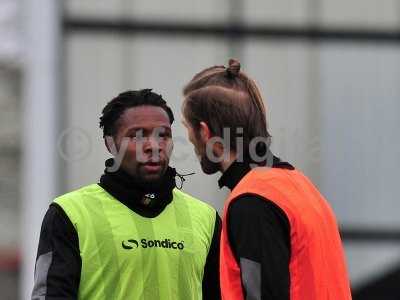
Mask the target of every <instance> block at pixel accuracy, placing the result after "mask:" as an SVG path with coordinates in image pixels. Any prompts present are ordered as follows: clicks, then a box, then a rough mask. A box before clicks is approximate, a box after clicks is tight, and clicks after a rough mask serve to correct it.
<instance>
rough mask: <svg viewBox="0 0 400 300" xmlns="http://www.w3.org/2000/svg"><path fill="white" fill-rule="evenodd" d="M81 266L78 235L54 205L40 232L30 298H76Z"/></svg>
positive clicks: (50, 208) (56, 299) (59, 208)
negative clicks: (33, 282) (33, 283)
mask: <svg viewBox="0 0 400 300" xmlns="http://www.w3.org/2000/svg"><path fill="white" fill-rule="evenodd" d="M81 265H82V261H81V257H80V252H79V239H78V234H77V232H76V230H75V228H74V226H73V225H72V223H71V221H70V220H69V218H68V217H67V215H66V214H65V212H64V211H63V210H62V208H61V207H60V206H58V205H57V204H54V203H53V204H51V205H50V207H49V209H48V211H47V213H46V215H45V217H44V219H43V223H42V228H41V232H40V239H39V247H38V252H37V259H36V269H35V286H34V290H33V294H32V299H33V300H35V299H43V300H67V299H68V300H72V299H77V298H78V289H79V282H80V276H81ZM43 296H44V297H43ZM35 297H36V298H35ZM38 297H39V298H38ZM40 297H42V298H40Z"/></svg>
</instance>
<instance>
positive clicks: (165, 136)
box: [160, 132, 171, 138]
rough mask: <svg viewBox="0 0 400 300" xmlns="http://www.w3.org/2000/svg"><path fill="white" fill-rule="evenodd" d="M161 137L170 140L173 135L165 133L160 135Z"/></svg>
mask: <svg viewBox="0 0 400 300" xmlns="http://www.w3.org/2000/svg"><path fill="white" fill-rule="evenodd" d="M160 137H162V138H170V137H171V134H170V133H168V132H164V133H161V134H160Z"/></svg>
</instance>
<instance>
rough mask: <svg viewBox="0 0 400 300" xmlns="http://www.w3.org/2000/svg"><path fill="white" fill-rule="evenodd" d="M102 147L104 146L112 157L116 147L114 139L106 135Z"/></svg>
mask: <svg viewBox="0 0 400 300" xmlns="http://www.w3.org/2000/svg"><path fill="white" fill-rule="evenodd" d="M104 145H105V146H106V148H107V150H108V152H110V154H112V155H114V152H115V150H116V145H115V142H114V138H113V137H112V136H109V135H106V136H105V137H104Z"/></svg>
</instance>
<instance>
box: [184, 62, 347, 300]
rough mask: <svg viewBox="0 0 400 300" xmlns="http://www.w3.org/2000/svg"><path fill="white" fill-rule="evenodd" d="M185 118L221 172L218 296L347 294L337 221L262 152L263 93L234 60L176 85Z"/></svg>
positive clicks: (304, 298) (310, 190)
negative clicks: (181, 86)
mask: <svg viewBox="0 0 400 300" xmlns="http://www.w3.org/2000/svg"><path fill="white" fill-rule="evenodd" d="M183 95H184V101H183V104H182V114H183V124H184V125H185V127H186V128H187V132H188V138H189V140H190V141H191V143H192V144H193V145H194V148H195V152H196V154H197V156H198V157H199V160H200V164H201V167H202V170H203V171H204V172H205V173H206V174H213V173H216V172H221V173H222V176H221V178H220V179H219V181H218V184H219V186H220V187H224V186H226V187H228V188H229V189H230V190H231V193H230V195H229V196H228V199H227V200H226V201H225V205H224V215H223V221H222V234H221V244H220V284H221V293H222V299H224V300H244V299H251V300H260V299H264V300H277V299H279V300H289V299H291V300H332V299H334V300H349V299H351V293H350V285H349V279H348V273H347V270H346V263H345V257H344V251H343V247H342V242H341V239H340V235H339V231H338V225H337V221H336V218H335V215H334V212H333V210H332V209H331V207H330V206H329V204H328V202H327V201H326V200H325V199H324V197H323V196H322V195H321V194H320V193H319V191H318V190H317V189H316V187H315V186H314V185H313V184H312V183H311V181H310V180H309V179H308V178H307V177H305V176H304V175H303V174H302V173H301V172H300V171H299V170H297V169H295V168H294V167H293V166H292V165H290V164H289V163H287V162H283V161H281V160H280V159H279V158H278V157H276V156H274V155H273V154H272V153H271V151H270V148H269V146H270V134H269V132H268V130H267V119H266V111H265V107H264V102H263V99H262V97H261V93H260V91H259V89H258V87H257V85H256V83H255V82H254V80H252V79H251V78H250V77H248V76H247V75H246V74H245V73H244V72H242V71H241V70H240V63H239V61H237V60H234V59H231V60H229V66H228V67H227V68H225V67H224V66H214V67H210V68H207V69H205V70H203V71H201V72H200V73H198V74H196V75H195V76H194V77H193V79H192V80H191V81H190V82H189V83H188V84H186V86H185V87H184V89H183Z"/></svg>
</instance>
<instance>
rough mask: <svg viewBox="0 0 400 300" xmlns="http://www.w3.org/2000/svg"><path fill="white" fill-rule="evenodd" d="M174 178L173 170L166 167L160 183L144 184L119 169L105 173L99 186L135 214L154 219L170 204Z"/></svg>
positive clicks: (174, 184)
mask: <svg viewBox="0 0 400 300" xmlns="http://www.w3.org/2000/svg"><path fill="white" fill-rule="evenodd" d="M175 176H176V171H175V169H173V168H171V167H168V169H167V171H166V172H165V174H164V176H163V177H162V179H161V180H160V181H158V182H157V183H152V184H144V183H140V182H138V181H137V180H135V179H134V178H133V177H131V176H130V175H129V174H127V173H126V172H124V171H123V170H121V169H120V170H118V171H116V172H113V173H110V172H107V171H105V172H104V174H103V175H102V176H101V178H100V182H99V185H100V186H101V187H102V188H103V189H104V190H106V191H107V192H108V193H109V194H110V195H112V196H113V197H114V198H116V199H117V200H119V201H120V202H121V203H122V204H124V205H125V206H127V207H128V208H129V209H131V210H133V211H134V212H136V213H137V214H139V215H141V216H143V217H148V218H154V217H156V216H158V215H159V214H160V213H161V212H162V211H163V210H164V209H165V207H166V206H167V205H168V204H169V203H171V201H172V197H173V196H172V191H173V189H174V188H175V187H176V182H175Z"/></svg>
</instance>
